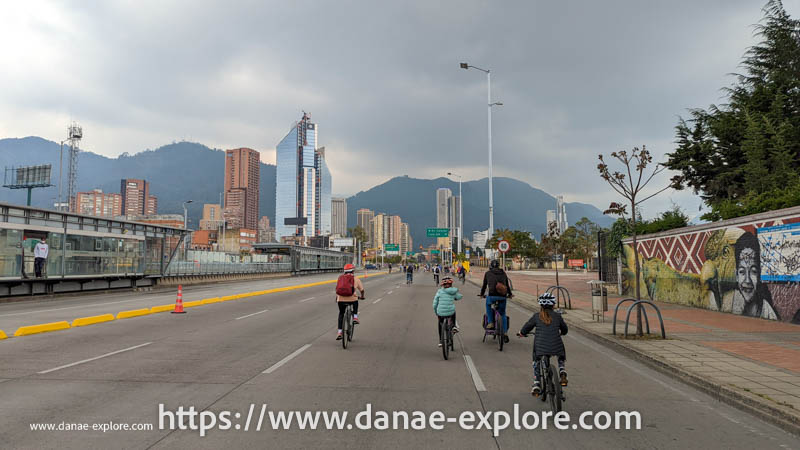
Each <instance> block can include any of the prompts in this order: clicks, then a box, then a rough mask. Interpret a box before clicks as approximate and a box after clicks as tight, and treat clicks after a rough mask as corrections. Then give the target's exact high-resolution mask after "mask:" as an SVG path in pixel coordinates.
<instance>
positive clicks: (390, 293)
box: [386, 291, 394, 295]
mask: <svg viewBox="0 0 800 450" xmlns="http://www.w3.org/2000/svg"><path fill="white" fill-rule="evenodd" d="M392 292H394V291H389V293H388V294H386V295H392Z"/></svg>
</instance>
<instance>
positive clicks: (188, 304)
mask: <svg viewBox="0 0 800 450" xmlns="http://www.w3.org/2000/svg"><path fill="white" fill-rule="evenodd" d="M202 304H203V301H202V300H195V301H193V302H186V303H184V304H183V307H184V308H194V307H195V306H200V305H202Z"/></svg>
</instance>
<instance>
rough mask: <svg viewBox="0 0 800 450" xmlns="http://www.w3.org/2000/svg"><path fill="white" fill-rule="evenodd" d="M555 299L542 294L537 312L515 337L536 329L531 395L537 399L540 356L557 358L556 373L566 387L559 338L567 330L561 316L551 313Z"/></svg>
mask: <svg viewBox="0 0 800 450" xmlns="http://www.w3.org/2000/svg"><path fill="white" fill-rule="evenodd" d="M555 303H556V298H555V297H553V294H550V293H544V294H542V295H540V296H539V306H540V309H539V312H538V313H535V314H534V315H533V316H531V318H530V319H529V320H528V322H526V323H525V325H523V326H522V329H521V330H520V331H519V333H517V336H520V337H524V336H527V335H528V333H530V332H531V330H533V329H534V328H536V337H535V338H534V340H533V388H532V389H531V394H532V395H533V396H535V397H538V396H539V394H541V393H542V385H541V381H540V380H539V364H540V362H539V358H541V357H542V356H557V357H558V372H559V375H560V382H561V385H562V386H566V385H567V371H566V370H565V368H564V362H565V361H566V360H567V354H566V350H564V341H563V340H562V339H561V336H564V335H565V334H567V331H568V328H567V324H566V322H564V319H563V318H562V317H561V314H559V313H557V312H555V311H553V306H554V305H555Z"/></svg>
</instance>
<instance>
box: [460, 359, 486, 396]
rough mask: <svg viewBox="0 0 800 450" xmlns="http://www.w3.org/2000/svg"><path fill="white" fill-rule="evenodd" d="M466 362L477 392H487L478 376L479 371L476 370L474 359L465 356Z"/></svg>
mask: <svg viewBox="0 0 800 450" xmlns="http://www.w3.org/2000/svg"><path fill="white" fill-rule="evenodd" d="M464 361H466V363H467V369H469V373H470V375H472V382H473V383H474V384H475V390H477V391H478V392H486V386H484V384H483V380H481V376H480V375H479V374H478V369H477V368H475V363H474V362H472V357H471V356H469V355H464Z"/></svg>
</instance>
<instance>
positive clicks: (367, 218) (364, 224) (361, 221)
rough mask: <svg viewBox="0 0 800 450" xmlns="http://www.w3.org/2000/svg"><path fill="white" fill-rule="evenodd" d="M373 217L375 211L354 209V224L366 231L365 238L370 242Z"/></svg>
mask: <svg viewBox="0 0 800 450" xmlns="http://www.w3.org/2000/svg"><path fill="white" fill-rule="evenodd" d="M374 217H375V213H374V212H373V211H372V210H369V209H366V208H361V209H359V210H358V211H356V225H358V226H359V227H361V229H362V230H364V232H365V233H367V239H368V240H369V242H370V243H371V242H372V219H373V218H374ZM370 246H372V244H370Z"/></svg>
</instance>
